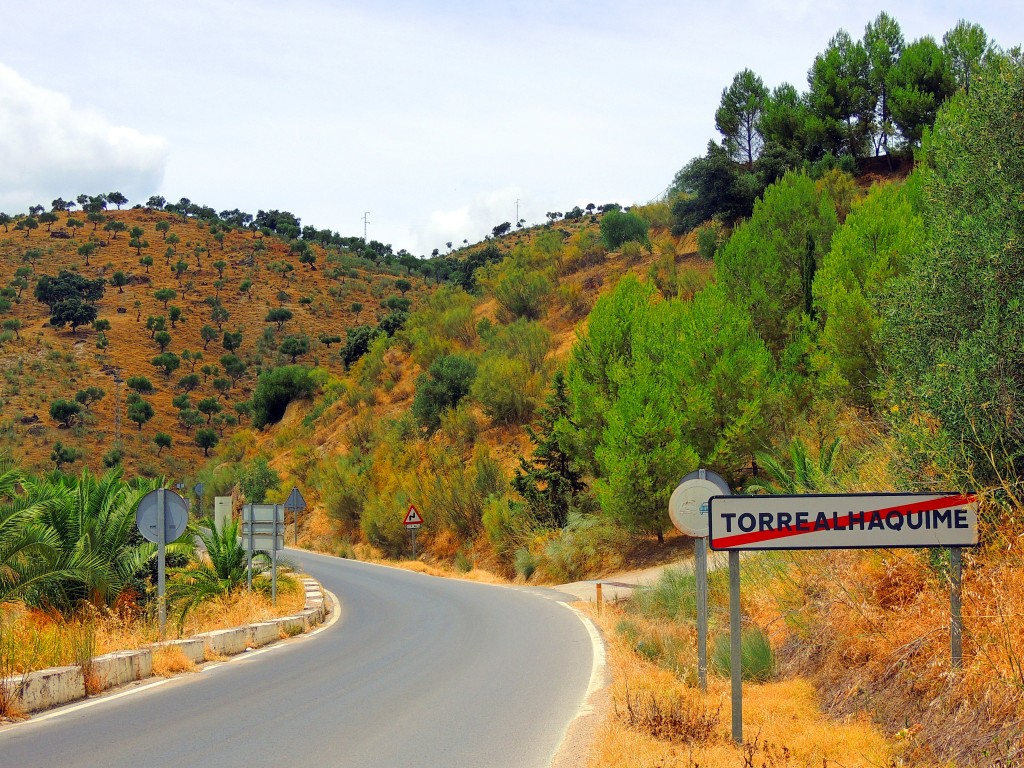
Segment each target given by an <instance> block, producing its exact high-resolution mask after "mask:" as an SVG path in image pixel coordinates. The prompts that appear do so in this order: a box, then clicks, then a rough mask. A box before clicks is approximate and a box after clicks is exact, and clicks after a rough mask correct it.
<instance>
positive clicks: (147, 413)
mask: <svg viewBox="0 0 1024 768" xmlns="http://www.w3.org/2000/svg"><path fill="white" fill-rule="evenodd" d="M155 413H156V412H155V411H154V410H153V406H152V405H151V404H150V403H149V402H148V401H146V400H143V399H142V398H141V397H140V398H137V399H135V400H132V401H131V402H130V403H128V420H129V421H134V422H135V423H136V424H138V425H139V432H141V431H142V425H143V424H145V423H146V422H147V421H149V420H150V419H152V418H153V416H154V415H155Z"/></svg>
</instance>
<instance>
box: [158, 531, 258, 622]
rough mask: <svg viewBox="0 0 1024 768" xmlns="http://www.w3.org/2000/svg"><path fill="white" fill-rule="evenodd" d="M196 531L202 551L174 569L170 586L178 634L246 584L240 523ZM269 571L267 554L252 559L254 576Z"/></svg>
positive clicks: (198, 551) (197, 551)
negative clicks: (201, 610) (200, 610)
mask: <svg viewBox="0 0 1024 768" xmlns="http://www.w3.org/2000/svg"><path fill="white" fill-rule="evenodd" d="M206 523H207V525H206V526H199V527H197V528H196V535H197V536H198V537H199V540H200V541H201V542H202V545H203V546H202V549H201V550H200V549H197V550H196V551H195V556H194V560H193V562H192V563H190V564H189V565H187V566H185V567H183V568H172V569H171V570H170V580H169V583H168V585H167V602H168V604H169V605H170V606H171V608H172V610H173V611H174V612H175V613H176V614H177V617H178V631H179V632H180V631H181V629H182V628H183V627H184V624H185V619H186V618H187V617H188V615H189V613H191V612H192V611H193V610H194V609H195V608H197V607H198V606H200V605H202V604H203V603H205V602H207V601H210V600H215V599H217V598H220V597H225V596H227V595H229V594H231V593H232V592H234V591H236V590H238V589H241V588H242V587H243V586H244V585H245V583H246V560H247V558H246V550H245V547H244V546H243V544H242V540H241V537H240V536H239V523H238V521H237V520H232V521H229V522H228V523H226V524H225V525H224V526H223V528H221V529H218V528H217V526H216V525H215V524H214V523H213V522H212V521H206ZM269 567H270V558H269V557H268V556H267V555H266V553H264V552H258V553H255V554H254V556H253V574H254V575H255V574H257V573H262V572H264V571H266V570H267V569H268V568H269Z"/></svg>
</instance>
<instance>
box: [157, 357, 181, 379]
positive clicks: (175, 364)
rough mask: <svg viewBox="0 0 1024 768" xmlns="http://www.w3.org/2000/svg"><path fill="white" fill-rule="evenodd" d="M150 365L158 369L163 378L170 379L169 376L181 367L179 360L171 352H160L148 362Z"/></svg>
mask: <svg viewBox="0 0 1024 768" xmlns="http://www.w3.org/2000/svg"><path fill="white" fill-rule="evenodd" d="M150 363H151V364H152V365H153V367H154V368H159V369H160V370H161V371H162V372H163V374H164V377H165V378H170V376H171V374H172V373H174V372H175V371H176V370H178V368H180V367H181V358H179V357H178V356H177V355H176V354H174V353H173V352H161V353H160V354H159V355H157V356H156V357H154V358H153V359H152V360H150Z"/></svg>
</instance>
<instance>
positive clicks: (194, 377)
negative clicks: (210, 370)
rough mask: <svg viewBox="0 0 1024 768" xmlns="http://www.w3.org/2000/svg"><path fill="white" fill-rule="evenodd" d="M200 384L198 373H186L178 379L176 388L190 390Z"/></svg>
mask: <svg viewBox="0 0 1024 768" xmlns="http://www.w3.org/2000/svg"><path fill="white" fill-rule="evenodd" d="M199 384H200V380H199V374H197V373H187V374H185V375H184V376H182V377H181V378H180V379H178V385H177V386H178V389H181V390H184V391H185V392H191V391H192V390H194V389H196V388H197V387H198V386H199Z"/></svg>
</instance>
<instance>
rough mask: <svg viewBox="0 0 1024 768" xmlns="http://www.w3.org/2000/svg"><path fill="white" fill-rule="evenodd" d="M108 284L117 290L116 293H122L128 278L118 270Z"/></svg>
mask: <svg viewBox="0 0 1024 768" xmlns="http://www.w3.org/2000/svg"><path fill="white" fill-rule="evenodd" d="M110 284H111V285H113V286H114V287H115V288H117V292H118V293H124V287H125V286H126V285H128V276H127V275H125V273H124V272H123V271H122V270H120V269H118V270H115V271H114V274H113V275H111V276H110Z"/></svg>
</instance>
